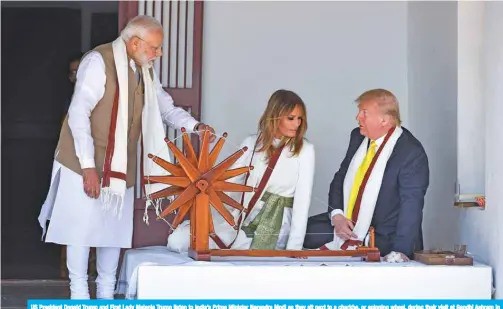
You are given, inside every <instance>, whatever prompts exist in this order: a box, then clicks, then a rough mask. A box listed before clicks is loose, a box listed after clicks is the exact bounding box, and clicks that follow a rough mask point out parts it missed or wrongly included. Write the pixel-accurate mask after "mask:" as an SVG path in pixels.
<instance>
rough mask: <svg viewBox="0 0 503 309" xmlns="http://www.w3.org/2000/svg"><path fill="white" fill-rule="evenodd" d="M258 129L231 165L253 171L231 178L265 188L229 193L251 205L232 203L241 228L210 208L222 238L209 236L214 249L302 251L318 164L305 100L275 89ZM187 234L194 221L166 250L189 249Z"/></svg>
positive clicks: (181, 229) (177, 231)
mask: <svg viewBox="0 0 503 309" xmlns="http://www.w3.org/2000/svg"><path fill="white" fill-rule="evenodd" d="M258 127H259V128H258V134H256V135H251V136H248V137H247V138H245V140H244V141H243V143H242V144H241V146H240V148H242V147H245V146H246V147H248V151H246V152H245V153H244V154H243V156H241V158H240V159H239V160H238V161H236V163H235V164H234V165H233V166H232V167H231V168H238V167H243V166H248V165H249V166H253V170H252V171H250V173H247V174H243V175H241V176H237V177H234V178H233V179H230V180H229V181H232V182H235V183H239V184H246V185H248V186H252V187H255V188H260V187H263V190H262V191H260V189H259V193H258V194H259V195H257V196H255V197H254V195H255V194H256V193H255V192H246V193H227V194H228V195H230V196H231V197H232V198H234V200H236V201H238V202H240V203H242V204H243V206H244V207H245V208H247V209H251V211H248V212H249V214H248V215H247V213H248V212H246V211H239V210H236V209H234V208H231V207H228V209H229V210H230V211H231V212H232V213H233V215H234V218H235V221H236V222H237V223H241V224H240V228H239V230H238V232H237V231H235V230H234V228H232V226H230V225H229V224H228V223H227V222H226V221H225V220H224V219H223V217H222V216H221V215H220V214H219V213H218V212H217V211H216V210H215V209H214V208H211V212H212V216H213V221H214V226H215V233H216V234H217V236H218V237H217V238H218V239H216V240H215V239H214V238H210V249H228V248H232V249H258V250H274V249H286V250H301V249H302V245H303V242H304V236H305V233H306V224H307V219H308V213H309V206H310V203H311V191H312V185H313V177H314V167H315V154H314V146H313V145H312V144H311V143H309V142H308V141H307V140H306V139H305V138H304V134H305V133H306V131H307V113H306V107H305V105H304V102H303V101H302V99H301V98H300V97H299V96H298V95H297V94H295V93H294V92H292V91H288V90H278V91H276V92H274V93H273V94H272V96H271V98H270V99H269V102H268V105H267V108H266V110H265V111H264V113H263V115H262V117H261V119H260V122H259V126H258ZM274 161H276V162H277V163H276V164H275V165H273V162H274ZM268 169H270V170H271V171H272V173H270V177H269V179H267V176H266V177H264V175H265V174H266V171H267V170H268ZM261 182H262V184H261ZM242 195H244V197H243V196H242ZM189 236H190V221H189V220H186V221H184V222H183V223H182V224H180V225H179V226H178V227H177V228H176V229H175V230H174V231H173V233H172V234H171V235H170V236H169V238H168V244H167V247H168V249H169V250H172V251H175V252H180V253H185V252H187V251H188V248H189Z"/></svg>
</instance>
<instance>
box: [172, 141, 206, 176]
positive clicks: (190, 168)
mask: <svg viewBox="0 0 503 309" xmlns="http://www.w3.org/2000/svg"><path fill="white" fill-rule="evenodd" d="M165 141H166V144H168V147H169V149H170V150H171V151H172V152H173V154H174V155H175V157H176V158H177V160H178V162H180V166H181V167H182V168H183V170H184V171H185V173H186V174H187V177H189V179H190V180H191V181H195V180H196V179H198V178H199V177H200V176H201V173H200V172H199V171H198V170H197V167H196V166H194V165H192V164H191V163H190V161H189V160H188V159H187V158H186V157H184V155H183V153H182V152H181V151H180V150H179V149H178V148H176V146H175V144H173V142H171V141H170V140H169V139H167V138H166V139H165Z"/></svg>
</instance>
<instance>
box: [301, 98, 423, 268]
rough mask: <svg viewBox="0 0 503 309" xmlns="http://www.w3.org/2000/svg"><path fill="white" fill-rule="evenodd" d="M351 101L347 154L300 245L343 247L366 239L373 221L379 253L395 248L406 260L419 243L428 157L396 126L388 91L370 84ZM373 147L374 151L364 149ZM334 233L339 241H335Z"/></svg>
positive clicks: (394, 104)
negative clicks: (354, 110) (323, 208)
mask: <svg viewBox="0 0 503 309" xmlns="http://www.w3.org/2000/svg"><path fill="white" fill-rule="evenodd" d="M356 102H357V104H358V108H359V112H358V115H357V118H356V119H357V120H358V122H359V127H358V128H355V129H354V130H353V131H352V132H351V138H350V142H349V147H348V150H347V153H346V156H345V158H344V160H343V161H342V164H341V165H340V168H339V170H338V171H337V173H335V176H334V178H333V180H332V182H331V184H330V191H329V194H328V195H329V197H328V200H329V206H328V212H325V213H321V214H319V215H315V216H313V217H310V218H309V221H308V226H307V233H306V238H305V242H304V247H305V248H306V249H318V248H319V249H322V250H323V249H327V247H330V245H331V246H332V247H330V248H328V249H332V250H339V249H344V247H343V246H341V244H344V243H346V245H347V243H349V245H354V244H355V243H351V242H350V241H349V240H351V239H353V240H357V241H358V240H359V241H362V242H365V241H366V240H368V239H367V238H368V237H367V236H368V234H367V233H368V228H369V227H370V226H373V227H374V229H375V245H376V247H377V248H378V249H379V250H380V252H381V256H386V258H389V257H390V256H391V254H390V253H391V252H395V253H393V256H398V257H400V258H401V259H399V260H400V261H401V260H403V261H407V260H408V259H409V258H411V257H412V256H413V253H414V251H416V250H421V249H422V248H423V239H422V228H421V224H422V217H423V207H424V196H425V194H426V191H427V188H428V185H429V167H428V157H427V155H426V152H425V151H424V149H423V146H422V145H421V143H420V142H419V141H418V140H417V139H416V138H415V137H414V136H413V135H412V133H411V132H410V131H408V130H407V129H405V128H403V127H401V120H400V113H399V108H398V101H397V99H396V97H395V96H394V95H393V94H392V93H391V92H389V91H387V90H384V89H373V90H369V91H367V92H365V93H363V94H362V95H361V96H360V97H359V98H358V99H357V100H356ZM372 147H373V148H374V152H375V154H373V155H369V152H370V150H371V149H370V148H372ZM379 148H383V149H379ZM365 153H366V154H365ZM368 157H370V158H369V159H368V160H367V158H368ZM374 157H377V158H375V159H374ZM372 160H373V161H375V162H374V165H373V166H372V164H371V163H370V162H371V161H372ZM366 161H367V164H366V163H365V162H366ZM365 164H366V166H365ZM365 174H368V175H366V176H365V177H364V176H363V175H365ZM359 175H360V176H359ZM365 178H367V179H366V180H365ZM376 179H377V180H376ZM358 181H359V182H358ZM372 186H374V188H372ZM350 188H351V190H349V189H350ZM355 213H356V217H357V218H356V219H355ZM358 213H359V216H358ZM364 216H368V219H365V218H364ZM357 225H359V226H357ZM362 227H363V228H364V230H362ZM357 229H359V231H357ZM357 233H359V235H357ZM337 239H338V240H339V242H338V243H339V245H334V243H337V242H336V240H337ZM329 244H330V245H329ZM358 244H360V243H358ZM346 248H347V247H346Z"/></svg>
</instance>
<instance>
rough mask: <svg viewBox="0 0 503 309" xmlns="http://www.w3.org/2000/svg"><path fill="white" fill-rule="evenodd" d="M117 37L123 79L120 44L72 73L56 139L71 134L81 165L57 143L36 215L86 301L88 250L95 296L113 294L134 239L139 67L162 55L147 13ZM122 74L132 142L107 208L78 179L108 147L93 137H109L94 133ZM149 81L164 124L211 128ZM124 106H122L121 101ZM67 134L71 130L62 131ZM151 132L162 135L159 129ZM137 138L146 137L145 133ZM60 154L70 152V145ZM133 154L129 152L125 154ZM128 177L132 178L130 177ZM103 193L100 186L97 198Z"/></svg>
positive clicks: (99, 51)
mask: <svg viewBox="0 0 503 309" xmlns="http://www.w3.org/2000/svg"><path fill="white" fill-rule="evenodd" d="M141 27H143V28H141ZM145 29H146V30H145ZM159 33H160V34H161V36H160V38H159ZM121 36H122V37H121V38H119V39H117V40H116V41H114V43H113V44H115V45H116V46H119V47H121V46H122V47H123V50H124V59H126V56H125V55H126V53H127V60H128V61H127V62H126V61H124V63H127V64H128V66H127V65H124V67H127V70H128V72H126V75H124V74H123V75H124V76H123V77H121V76H119V78H118V79H117V78H116V77H115V76H113V77H114V78H111V77H112V75H120V74H117V72H118V71H115V69H114V61H115V65H117V62H118V60H117V52H116V49H115V48H118V47H116V46H113V47H112V43H109V44H104V45H102V46H99V47H97V48H96V49H95V50H93V51H91V52H89V53H88V54H86V55H85V56H84V57H83V59H82V62H81V64H80V66H79V69H78V73H77V82H76V85H75V92H74V96H73V98H72V102H71V105H70V108H69V112H68V117H67V119H66V120H65V123H64V124H63V128H62V134H61V137H60V144H62V139H63V135H64V134H67V135H69V136H71V137H72V140H73V142H72V143H71V144H72V145H71V146H72V147H70V148H73V147H74V149H73V150H72V151H73V153H72V155H73V156H75V162H78V165H80V166H78V168H76V167H75V166H71V164H67V163H66V162H71V156H72V155H67V157H65V158H69V159H63V155H62V154H61V153H60V152H63V148H64V147H67V148H68V147H69V146H68V145H67V146H61V147H60V145H58V149H57V150H56V154H55V161H54V166H53V172H52V180H51V185H50V189H49V193H48V195H47V199H46V201H45V203H44V204H43V206H42V210H41V213H40V216H39V222H40V225H41V227H42V229H43V234H44V235H45V234H46V221H47V220H50V224H49V226H48V229H47V234H46V238H45V241H46V242H51V243H56V244H61V245H66V246H67V267H68V272H69V278H70V290H71V298H73V299H86V298H89V288H88V284H87V265H88V257H89V249H90V247H96V248H97V271H98V277H97V280H96V282H97V297H98V298H105V299H111V298H113V291H114V288H115V281H116V270H117V266H118V260H119V255H120V249H121V248H130V247H131V244H132V233H133V203H134V186H133V185H132V184H134V179H136V175H133V176H131V175H130V174H132V173H131V172H130V170H132V169H133V168H130V165H132V166H133V167H134V170H135V169H136V149H137V148H136V146H137V144H138V140H139V139H138V137H139V136H140V134H141V132H142V131H144V130H145V123H144V122H145V121H144V120H145V119H143V128H142V115H141V114H142V113H143V114H145V108H146V106H147V104H149V102H147V99H145V102H143V97H144V96H145V97H146V96H147V95H148V93H147V91H146V89H147V86H146V85H147V83H145V81H146V78H145V77H143V81H144V82H143V83H142V71H141V69H140V68H139V66H144V65H145V62H147V63H149V64H151V63H152V61H153V59H155V58H156V57H158V56H159V55H160V54H161V52H160V48H161V47H160V46H162V40H163V36H162V26H161V25H160V24H159V23H158V22H157V21H156V20H155V19H153V18H151V17H148V16H139V17H137V18H135V19H133V20H132V21H130V23H129V24H128V26H127V27H126V29H125V30H124V31H123V32H122V33H121ZM121 40H122V41H121ZM114 57H115V60H114ZM143 72H147V71H143ZM127 74H129V75H127ZM144 75H145V74H144ZM121 78H124V79H125V80H126V83H125V86H126V87H125V89H126V91H127V90H128V89H127V88H128V84H127V83H128V82H129V114H133V115H129V119H130V121H128V122H127V123H128V132H123V135H124V136H125V137H126V136H127V138H128V139H130V140H128V142H127V152H128V154H127V161H128V173H127V177H128V184H127V189H125V192H124V195H123V197H122V199H121V200H120V202H119V203H120V205H116V206H118V207H116V208H114V209H109V210H108V211H107V209H106V208H108V206H106V205H104V202H103V201H104V199H100V198H98V195H99V191H98V192H94V191H90V189H89V187H86V181H85V180H83V174H84V175H85V173H84V172H82V171H89V170H91V171H92V170H94V169H95V170H96V172H97V173H98V174H100V173H101V170H102V169H103V156H101V157H100V152H104V149H105V148H106V147H107V145H106V144H105V146H103V147H101V146H100V143H101V141H100V139H99V138H98V136H99V135H100V134H102V135H106V136H108V131H106V132H100V130H102V128H101V127H100V125H101V119H109V118H110V113H108V114H107V113H106V111H107V109H104V108H103V106H107V104H109V105H110V106H112V103H111V102H112V101H113V100H112V98H113V94H114V93H115V89H116V88H115V87H117V85H115V84H113V82H115V81H116V80H117V81H118V84H119V85H121V84H120V79H121ZM149 81H150V84H149V85H150V88H148V89H154V91H152V93H153V95H155V97H156V101H157V102H156V104H158V108H157V107H156V108H155V110H158V113H160V119H162V122H163V123H164V124H166V125H168V126H171V127H173V128H175V129H179V128H181V127H185V128H186V129H187V131H189V132H192V131H195V130H206V129H208V130H210V131H213V129H212V128H211V127H209V126H206V125H204V124H202V123H199V122H198V121H197V120H195V119H194V118H193V117H192V116H191V115H190V114H189V113H187V112H186V111H185V110H183V109H181V108H177V107H175V106H174V105H173V99H172V98H171V96H170V95H169V94H168V93H166V92H165V91H164V90H163V89H162V86H161V84H160V82H159V80H158V78H157V77H156V76H155V74H153V78H152V80H150V79H149ZM143 86H145V89H143ZM142 92H143V93H145V95H143V93H142ZM122 94H123V93H122V92H121V95H122ZM126 94H127V93H126ZM109 101H110V102H109ZM114 104H115V103H114ZM124 104H128V102H127V101H126V102H125V103H124ZM125 108H126V110H127V106H126V107H125ZM110 110H111V108H110ZM104 111H105V112H104ZM100 113H101V114H100ZM135 113H136V114H135ZM119 114H120V113H119ZM126 114H127V112H126ZM100 117H101V118H100ZM118 117H120V115H119V116H118ZM117 128H118V127H117ZM140 128H142V129H140ZM65 130H66V131H65ZM103 130H104V129H103ZM103 130H102V131H103ZM116 130H119V129H116ZM124 131H125V130H124ZM69 132H70V133H71V134H68V133H69ZM156 133H157V134H159V135H160V136H161V139H162V134H164V132H156ZM126 134H127V135H126ZM144 135H145V134H144ZM117 136H119V135H117ZM142 140H147V139H146V137H145V136H143V138H142ZM160 142H164V141H163V140H161V141H160ZM108 146H109V145H108ZM118 149H119V148H116V149H115V152H117V151H119V150H118ZM65 151H67V152H69V150H68V149H67V150H65ZM132 153H133V154H134V155H131V154H132ZM77 158H78V160H77ZM131 162H134V163H131ZM130 179H133V182H131V180H130ZM124 187H125V188H126V186H124ZM91 189H92V188H91ZM103 192H104V191H103V188H101V195H103ZM93 194H94V195H93Z"/></svg>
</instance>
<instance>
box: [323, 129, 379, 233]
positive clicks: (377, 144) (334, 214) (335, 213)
mask: <svg viewBox="0 0 503 309" xmlns="http://www.w3.org/2000/svg"><path fill="white" fill-rule="evenodd" d="M385 137H386V135H383V136H381V137H379V138H378V139H376V141H375V142H376V149H375V151H376V153H377V150H379V147H381V145H382V142H383V141H384V138H385ZM364 159H365V158H364ZM360 164H361V163H360ZM345 198H346V197H345V196H344V197H343V200H344V199H345ZM348 198H349V197H348ZM336 215H344V210H341V209H334V210H332V211H331V212H330V217H331V218H332V220H333V218H334V216H336ZM332 220H331V222H332V225H333V224H334V222H333V221H332Z"/></svg>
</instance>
